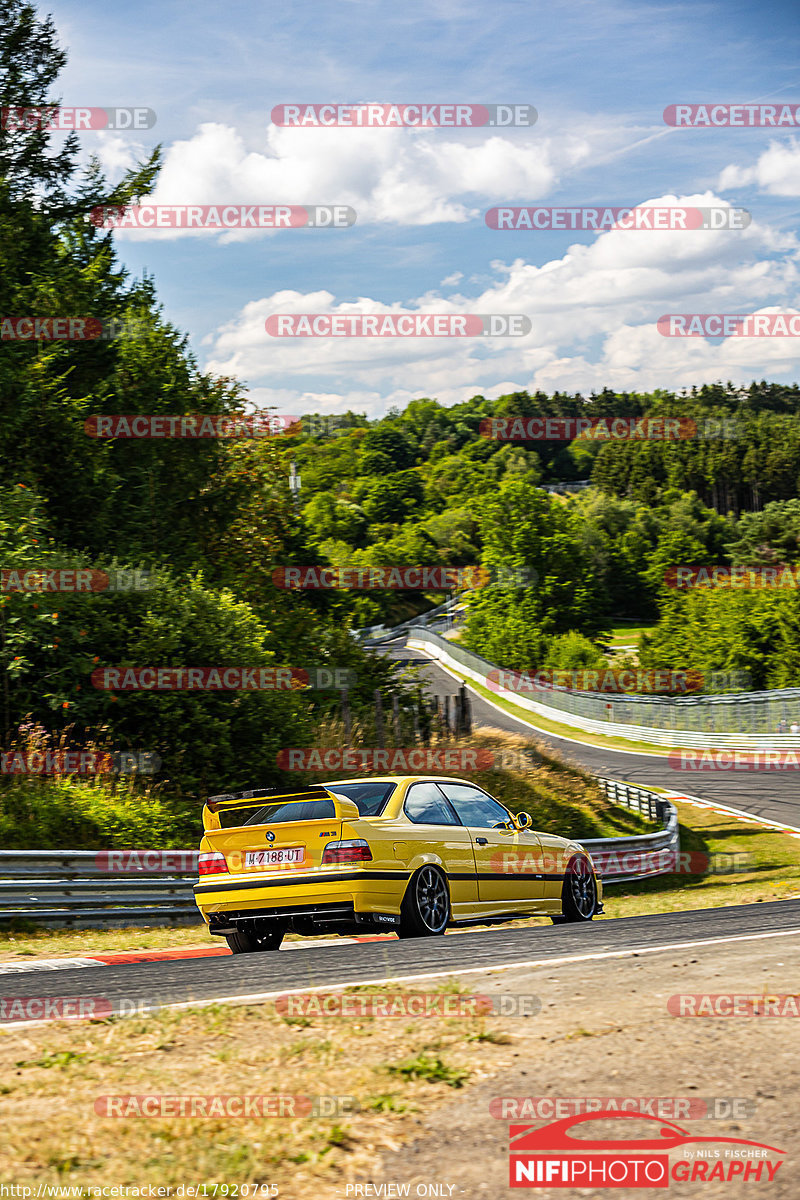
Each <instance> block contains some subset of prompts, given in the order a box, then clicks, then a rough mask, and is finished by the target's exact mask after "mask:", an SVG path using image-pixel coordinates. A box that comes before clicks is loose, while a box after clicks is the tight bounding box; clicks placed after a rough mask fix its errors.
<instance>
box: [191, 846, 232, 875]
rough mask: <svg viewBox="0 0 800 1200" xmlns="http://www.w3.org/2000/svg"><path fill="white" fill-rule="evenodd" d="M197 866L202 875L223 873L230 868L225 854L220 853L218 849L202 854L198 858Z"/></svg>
mask: <svg viewBox="0 0 800 1200" xmlns="http://www.w3.org/2000/svg"><path fill="white" fill-rule="evenodd" d="M197 866H198V870H199V872H200V874H201V875H221V874H223V873H224V872H226V871H227V870H228V864H227V862H226V861H225V855H224V854H220V853H219V851H218V850H212V851H210V852H209V853H207V854H201V855H200V856H199V858H198V860H197Z"/></svg>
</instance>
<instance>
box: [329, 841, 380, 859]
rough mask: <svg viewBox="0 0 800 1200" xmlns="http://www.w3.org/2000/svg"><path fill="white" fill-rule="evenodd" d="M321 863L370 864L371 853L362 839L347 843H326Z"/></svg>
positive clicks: (367, 844) (367, 843)
mask: <svg viewBox="0 0 800 1200" xmlns="http://www.w3.org/2000/svg"><path fill="white" fill-rule="evenodd" d="M322 861H323V863H354V862H371V861H372V851H371V850H370V848H369V842H365V841H364V839H363V838H354V839H353V840H352V841H349V842H328V844H327V846H326V847H325V853H324V854H323V855H322Z"/></svg>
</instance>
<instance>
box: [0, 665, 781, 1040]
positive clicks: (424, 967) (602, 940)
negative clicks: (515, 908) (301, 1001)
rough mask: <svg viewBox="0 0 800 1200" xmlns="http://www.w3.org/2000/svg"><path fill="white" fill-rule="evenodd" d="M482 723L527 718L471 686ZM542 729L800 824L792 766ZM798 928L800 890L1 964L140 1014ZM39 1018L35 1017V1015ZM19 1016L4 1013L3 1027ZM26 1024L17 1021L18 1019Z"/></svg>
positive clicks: (432, 670)
mask: <svg viewBox="0 0 800 1200" xmlns="http://www.w3.org/2000/svg"><path fill="white" fill-rule="evenodd" d="M385 652H386V653H388V654H390V655H391V656H392V657H394V658H397V659H399V660H401V661H420V662H422V663H423V664H424V665H423V667H422V673H423V676H424V678H425V679H426V681H427V685H428V688H429V690H430V692H431V694H438V695H445V694H449V695H452V694H453V692H454V691H455V689H456V683H455V680H454V679H453V677H452V676H450V675H448V674H447V672H446V671H444V670H442V668H441V667H439V666H438V665H436V664H435V663H432V662H431V661H430V660H429V659H427V658H425V656H424V655H421V654H418V653H417V652H415V651H410V650H408V649H406V648H405V647H403V646H396V645H393V646H391V647H387V648H386V651H385ZM470 694H471V697H472V703H473V717H474V720H475V723H476V724H479V725H489V726H494V727H495V728H499V729H504V730H507V731H509V732H513V733H519V732H524V731H525V730H526V729H529V727H528V726H526V725H524V723H522V722H518V721H516V720H515V719H514V718H513V717H511V716H509V715H507V714H505V713H503V712H500V711H499V710H497V709H495V708H493V707H492V706H491V705H490V704H487V703H486V701H485V700H483V699H482V698H481V697H480V696H478V695H477V694H476V693H475V692H474V691H472V689H470ZM536 737H537V738H540V739H541V740H543V741H545V742H549V743H551V744H552V745H554V746H556V747H557V748H558V749H559V750H560V751H561V752H562V753H564V752H566V754H567V755H568V756H569V757H571V758H572V759H574V760H575V761H577V762H579V763H581V764H582V765H584V766H586V767H587V768H589V769H590V770H591V771H593V772H595V773H597V774H600V775H605V776H608V777H610V778H618V779H623V780H629V781H632V782H635V783H639V784H641V785H642V786H647V785H648V784H652V785H654V786H660V787H668V788H671V789H673V790H675V791H686V792H688V793H689V794H691V795H695V796H699V797H701V798H702V799H706V800H711V801H716V802H717V803H720V804H729V805H733V806H734V807H737V808H741V809H745V810H747V811H748V812H752V813H753V814H754V815H758V816H763V817H764V818H766V819H768V820H774V821H782V822H785V823H786V824H790V825H797V826H799V827H800V778H798V776H797V775H795V773H794V772H774V773H769V774H767V773H766V772H753V771H748V772H744V773H734V772H730V773H724V774H723V773H721V772H719V773H716V772H715V773H709V772H702V773H700V772H698V773H696V774H692V775H691V776H688V775H686V773H684V772H680V773H679V772H677V771H675V770H670V768H669V765H668V763H667V761H666V759H665V758H663V757H657V756H650V755H647V754H629V753H624V752H619V751H613V750H605V749H599V748H597V747H592V746H582V745H579V744H577V743H573V742H570V741H568V740H567V739H563V738H558V737H554V736H552V735H548V736H545V735H543V734H540V733H538V732H536ZM789 934H794V935H797V934H800V900H783V901H773V902H771V903H769V904H749V905H736V906H729V907H726V908H721V909H702V910H693V911H689V912H676V913H660V914H655V915H649V916H639V917H625V918H621V919H617V920H604V921H599V922H598V921H596V922H592V923H591V924H586V925H570V926H554V925H546V926H545V925H541V926H534V927H528V928H513V929H512V928H506V927H499V928H496V929H489V930H481V931H474V932H473V931H465V932H458V933H456V934H454V935H453V936H448V937H446V938H444V939H443V940H441V939H438V938H430V939H427V938H425V939H411V940H403V941H400V940H399V939H396V938H393V937H387V938H386V939H383V940H381V941H373V942H361V943H344V944H341V945H333V946H331V945H324V944H319V943H316V944H312V943H309V945H308V946H307V947H306V946H304V947H302V948H296V947H295V948H293V950H292V952H291V953H283V952H279V953H263V954H245V955H232V956H221V957H212V958H200V959H197V958H194V959H192V958H186V959H172V960H168V961H160V962H142V963H125V964H116V965H108V966H99V965H98V966H91V967H90V966H83V967H79V966H75V967H66V966H65V967H64V968H62V969H59V970H50V969H46V965H45V964H43V968H42V969H41V970H39V969H36V967H35V965H34V964H33V963H32V964H31V965H30V968H26V969H25V970H20V969H17V970H14V968H11V969H8V968H6V970H4V969H3V964H0V1004H1V1003H2V1002H5V1005H6V1008H7V1006H8V1002H9V1001H11V1000H12V999H14V998H17V997H19V998H24V999H29V998H31V997H36V998H48V999H51V998H56V997H63V998H71V997H82V998H87V997H94V998H96V999H98V1000H102V1001H106V1002H110V1004H111V1011H112V1012H114V1013H122V1014H127V1015H131V1014H133V1013H135V1012H136V1013H143V1012H146V1011H149V1010H152V1009H156V1008H159V1007H162V1006H164V1005H182V1006H183V1005H190V1004H196V1003H204V1002H205V1003H210V1002H214V1001H231V1002H234V1001H239V1002H244V1001H245V1000H246V999H249V1000H251V1001H252V1002H253V1003H256V1002H260V1001H263V1000H266V999H269V998H270V997H275V996H276V995H280V994H281V993H284V992H291V991H303V992H307V991H308V990H309V989H317V990H324V989H326V988H340V987H342V986H347V985H355V984H370V983H372V984H378V983H386V982H388V981H392V980H401V979H406V980H409V982H410V981H412V980H414V979H418V980H424V979H426V978H434V979H435V978H436V977H441V976H445V975H449V974H452V973H464V974H468V973H470V972H476V973H478V974H479V976H480V977H481V982H480V983H479V986H481V987H482V988H485V986H486V980H487V975H490V974H491V972H493V971H497V970H499V969H502V968H513V967H515V966H516V967H523V966H524V967H529V968H531V969H533V970H535V969H536V968H537V967H539V965H541V968H542V969H543V970H545V971H547V970H551V969H552V967H553V965H555V963H557V962H558V963H564V964H566V963H571V962H574V963H580V962H582V961H591V960H601V961H602V960H603V959H606V960H607V962H608V967H609V970H610V971H612V972H615V971H616V970H617V969H618V967H619V962H620V960H621V959H624V958H626V957H630V956H635V955H646V954H651V953H658V952H669V951H671V950H673V949H676V948H677V947H681V946H693V947H694V948H695V951H694V952H695V953H696V954H697V955H698V957H700V958H701V957H702V954H703V945H704V944H706V945H707V946H708V947H709V953H712V952H713V951H712V950H711V948H713V947H714V946H715V945H720V944H724V943H728V942H731V941H736V940H745V941H746V940H748V939H755V941H754V946H755V947H756V952H757V946H758V944H759V941H760V940H762V939H765V938H769V939H772V938H775V939H781V938H782V937H783V936H785V935H789ZM30 1019H33V1018H30ZM10 1022H13V1017H12V1018H6V1019H5V1020H2V1019H0V1028H3V1027H6V1028H9V1027H10ZM17 1027H18V1026H17Z"/></svg>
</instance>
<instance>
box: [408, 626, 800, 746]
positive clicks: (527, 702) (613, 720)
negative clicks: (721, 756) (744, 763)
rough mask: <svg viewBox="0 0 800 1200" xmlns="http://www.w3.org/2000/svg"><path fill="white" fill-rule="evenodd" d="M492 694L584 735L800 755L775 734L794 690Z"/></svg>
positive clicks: (457, 659) (444, 656)
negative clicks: (790, 751)
mask: <svg viewBox="0 0 800 1200" xmlns="http://www.w3.org/2000/svg"><path fill="white" fill-rule="evenodd" d="M407 637H408V640H407V643H406V644H407V645H408V646H410V647H412V648H416V649H420V650H425V651H426V652H427V653H428V654H430V655H431V657H432V658H436V659H440V660H442V661H446V660H449V662H450V665H452V666H453V667H454V668H455V669H456V670H458V671H460V672H461V673H462V674H463V675H466V676H467V677H468V678H469V679H474V680H475V681H476V682H478V683H482V684H483V685H484V686H485V687H486V686H488V684H487V676H488V675H489V672H490V671H498V670H501V669H502V668H499V667H498V666H497V664H496V663H492V662H489V660H488V659H485V658H482V657H481V656H480V654H475V653H474V652H473V651H472V650H467V649H465V647H464V646H460V645H458V643H456V642H451V641H448V640H447V639H446V638H443V637H440V636H439V634H437V633H434V632H433V631H432V630H430V629H424V628H415V629H412V630H409V631H408V635H407ZM492 690H493V691H495V692H496V694H497V696H498V697H500V698H503V699H505V700H509V701H511V703H513V704H515V705H516V706H517V707H518V708H524V709H527V710H528V711H529V712H533V713H536V714H537V715H539V716H543V717H547V718H549V719H550V720H557V721H559V722H560V723H561V724H562V725H572V726H574V727H575V728H576V729H580V730H582V731H583V732H584V733H599V734H603V735H605V736H606V737H621V738H627V739H628V741H634V742H645V743H650V744H652V745H657V746H675V747H685V748H688V749H707V748H708V747H709V746H711V745H713V746H714V747H715V749H724V748H727V747H735V748H736V749H740V750H746V749H774V748H776V747H782V748H785V749H800V734H796V733H779V732H778V723H779V721H781V720H787V719H790V718H791V719H793V720H794V719H797V720H798V721H800V688H784V689H782V690H781V691H775V692H738V693H736V694H735V695H732V696H694V697H685V698H684V697H682V698H681V699H678V700H672V699H667V698H666V697H663V696H658V697H656V696H631V695H625V696H615V695H611V694H609V695H600V694H598V695H593V694H590V693H587V692H575V691H569V690H567V689H565V688H558V687H554V688H553V689H552V690H547V691H540V692H537V693H536V697H537V698H536V700H531V699H529V698H528V696H525V695H520V694H519V693H518V692H513V691H507V690H506V689H504V688H499V687H498V686H497V684H495V685H494V686H493V688H492Z"/></svg>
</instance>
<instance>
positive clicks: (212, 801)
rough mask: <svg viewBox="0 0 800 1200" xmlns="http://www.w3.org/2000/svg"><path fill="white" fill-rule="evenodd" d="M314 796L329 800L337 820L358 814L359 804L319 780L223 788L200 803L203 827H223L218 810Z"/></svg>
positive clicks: (303, 800) (246, 808) (230, 810)
mask: <svg viewBox="0 0 800 1200" xmlns="http://www.w3.org/2000/svg"><path fill="white" fill-rule="evenodd" d="M313 800H327V801H329V802H330V801H332V802H333V805H334V808H335V810H336V819H338V820H347V819H350V820H352V819H353V818H357V817H358V816H359V811H358V806H357V805H356V804H355V803H354V802H353V801H352V800H348V799H346V798H345V797H344V796H338V795H336V794H335V793H334V792H329V791H328V789H327V788H324V787H322V786H321V785H320V784H312V785H310V786H308V787H304V788H297V789H293V790H288V791H287V790H286V789H285V788H254V789H250V790H248V791H244V792H222V793H221V794H220V795H219V796H209V798H208V800H207V801H206V803H205V805H204V807H203V829H204V830H213V829H222V828H223V824H222V819H221V817H220V814H221V813H232V814H233V813H235V812H236V811H237V809H238V810H241V811H242V813H243V814H244V813H245V812H248V811H252V810H253V809H257V808H258V807H260V806H261V805H267V804H292V803H297V804H300V803H307V802H308V801H313ZM253 801H256V803H255V804H254V803H253ZM259 802H260V803H259Z"/></svg>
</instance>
